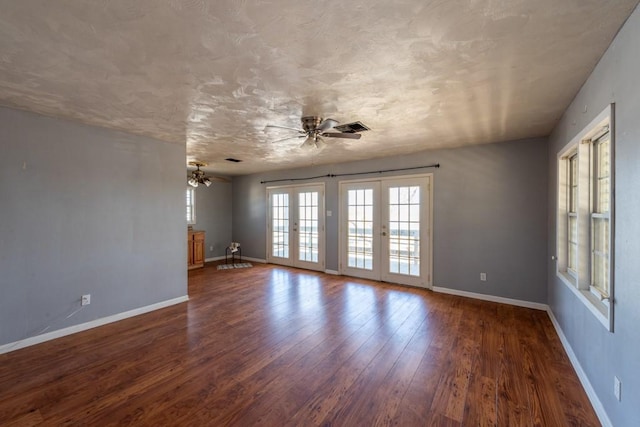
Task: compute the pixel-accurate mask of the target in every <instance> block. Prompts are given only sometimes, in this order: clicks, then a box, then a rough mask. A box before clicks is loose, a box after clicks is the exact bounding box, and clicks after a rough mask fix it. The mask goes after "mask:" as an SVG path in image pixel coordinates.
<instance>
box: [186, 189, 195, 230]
mask: <svg viewBox="0 0 640 427" xmlns="http://www.w3.org/2000/svg"><path fill="white" fill-rule="evenodd" d="M195 223H196V192H195V188H193V187H189V188H187V224H195Z"/></svg>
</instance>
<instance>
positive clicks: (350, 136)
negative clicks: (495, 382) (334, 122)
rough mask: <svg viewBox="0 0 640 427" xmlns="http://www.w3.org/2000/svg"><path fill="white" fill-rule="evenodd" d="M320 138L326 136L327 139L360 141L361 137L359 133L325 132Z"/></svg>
mask: <svg viewBox="0 0 640 427" xmlns="http://www.w3.org/2000/svg"><path fill="white" fill-rule="evenodd" d="M322 136H326V137H329V138H346V139H360V137H361V136H362V135H360V134H359V133H348V132H325V133H323V134H322Z"/></svg>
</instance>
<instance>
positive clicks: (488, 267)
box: [233, 139, 547, 303]
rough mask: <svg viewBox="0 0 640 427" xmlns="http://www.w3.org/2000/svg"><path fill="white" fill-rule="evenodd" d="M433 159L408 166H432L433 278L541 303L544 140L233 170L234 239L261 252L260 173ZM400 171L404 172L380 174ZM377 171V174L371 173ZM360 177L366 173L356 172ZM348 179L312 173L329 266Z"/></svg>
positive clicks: (286, 174)
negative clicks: (322, 204) (320, 189)
mask: <svg viewBox="0 0 640 427" xmlns="http://www.w3.org/2000/svg"><path fill="white" fill-rule="evenodd" d="M432 163H440V165H441V167H440V168H439V169H424V170H419V171H412V172H411V173H421V172H433V173H434V233H433V236H434V237H433V243H434V258H433V261H434V282H433V283H434V285H435V286H441V287H446V288H452V289H457V290H464V291H469V292H477V293H482V294H489V295H495V296H501V297H506V298H514V299H520V300H525V301H531V302H539V303H545V302H546V277H545V269H546V257H547V247H546V235H547V217H546V215H547V213H546V212H547V145H546V140H545V139H532V140H524V141H513V142H507V143H498V144H488V145H483V146H476V147H469V148H459V149H452V150H438V151H427V152H423V153H418V154H414V155H410V156H397V157H391V158H384V159H374V160H368V161H359V162H351V163H342V164H337V165H331V166H318V167H310V168H305V169H296V170H289V171H278V172H272V173H266V174H259V175H249V176H242V177H236V178H234V180H233V190H234V197H233V213H234V215H233V238H234V240H237V241H239V242H240V243H241V244H242V247H243V251H244V253H243V254H244V255H247V256H250V257H254V258H261V259H264V258H266V185H263V184H260V181H262V180H271V179H282V178H299V177H305V176H314V175H324V174H329V173H332V174H337V173H348V172H364V171H376V170H382V169H393V168H402V167H412V166H420V165H427V164H432ZM403 173H404V174H407V173H409V172H392V173H386V174H382V176H385V175H387V176H393V175H401V174H403ZM377 176H381V175H380V174H372V175H370V177H377ZM363 177H366V176H358V177H355V178H363ZM346 179H348V178H345V177H342V178H325V179H319V180H315V181H316V182H325V185H326V197H325V198H326V209H327V210H330V211H333V213H334V214H333V216H331V217H327V222H326V239H327V249H326V252H327V253H326V265H327V269H329V270H338V212H339V209H338V182H339V180H346ZM305 182H311V181H305ZM284 184H287V183H284ZM271 185H276V184H271ZM480 272H486V273H487V278H488V280H487V282H480V280H479V279H480Z"/></svg>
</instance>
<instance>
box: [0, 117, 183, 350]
mask: <svg viewBox="0 0 640 427" xmlns="http://www.w3.org/2000/svg"><path fill="white" fill-rule="evenodd" d="M184 159H185V147H184V146H178V145H172V144H168V143H164V142H160V141H156V140H153V139H150V138H144V137H139V136H133V135H128V134H124V133H119V132H115V131H110V130H106V129H100V128H95V127H90V126H85V125H81V124H76V123H72V122H68V121H63V120H58V119H53V118H48V117H43V116H39V115H36V114H31V113H27V112H22V111H16V110H11V109H7V108H0V292H1V297H0V344H6V343H9V342H15V341H18V340H21V339H24V338H27V337H31V336H34V335H35V334H36V333H37V332H39V331H41V330H42V329H44V328H45V327H47V326H49V327H50V328H49V329H48V330H47V332H50V331H53V330H56V329H61V328H64V327H68V326H72V325H75V324H80V323H84V322H88V321H91V320H94V319H99V318H102V317H106V316H109V315H113V314H117V313H121V312H125V311H127V310H132V309H135V308H139V307H143V306H146V305H150V304H153V303H158V302H161V301H165V300H169V299H172V298H177V297H180V296H184V295H186V294H187V272H186V269H187V266H186V262H185V260H186V257H187V255H186V250H187V249H186V239H185V229H186V220H185V214H184V186H185V178H184V177H185V174H184V171H185V170H184ZM82 294H91V297H92V301H91V305H89V306H85V308H84V309H82V310H81V311H80V312H78V313H77V314H75V315H74V316H72V317H71V318H69V319H65V317H66V316H67V315H69V314H71V313H72V312H73V311H75V310H76V309H77V308H79V307H80V302H79V301H80V296H81V295H82Z"/></svg>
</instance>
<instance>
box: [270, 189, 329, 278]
mask: <svg viewBox="0 0 640 427" xmlns="http://www.w3.org/2000/svg"><path fill="white" fill-rule="evenodd" d="M267 199H268V202H267V203H268V206H267V209H268V215H267V216H268V220H267V221H268V222H267V262H270V263H273V264H282V265H289V266H293V267H299V268H306V269H309V270H320V271H324V269H325V267H324V266H325V260H324V254H325V249H324V242H325V238H324V234H325V233H324V222H325V219H324V184H316V185H304V186H288V187H276V188H268V189H267Z"/></svg>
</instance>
